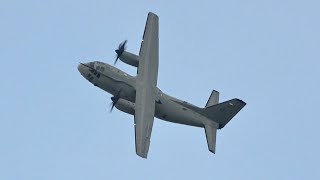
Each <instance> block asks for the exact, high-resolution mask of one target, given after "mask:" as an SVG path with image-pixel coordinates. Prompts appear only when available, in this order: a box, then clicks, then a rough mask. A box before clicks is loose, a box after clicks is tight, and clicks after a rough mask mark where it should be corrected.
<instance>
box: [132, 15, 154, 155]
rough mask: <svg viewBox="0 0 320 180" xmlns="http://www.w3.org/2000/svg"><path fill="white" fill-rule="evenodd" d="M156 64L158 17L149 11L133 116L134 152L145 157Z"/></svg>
mask: <svg viewBox="0 0 320 180" xmlns="http://www.w3.org/2000/svg"><path fill="white" fill-rule="evenodd" d="M158 64H159V19H158V16H157V15H155V14H153V13H149V14H148V18H147V22H146V26H145V30H144V34H143V40H142V43H141V49H140V53H139V67H138V75H137V83H136V103H135V116H134V123H135V145H136V153H137V155H139V156H140V157H143V158H147V155H148V151H149V146H150V138H151V132H152V126H153V120H154V110H155V89H156V86H157V78H158Z"/></svg>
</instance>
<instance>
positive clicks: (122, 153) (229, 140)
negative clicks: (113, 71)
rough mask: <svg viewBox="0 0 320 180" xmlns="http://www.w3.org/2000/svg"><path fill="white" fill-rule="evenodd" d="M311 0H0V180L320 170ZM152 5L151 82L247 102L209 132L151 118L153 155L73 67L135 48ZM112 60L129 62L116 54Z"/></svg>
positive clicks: (187, 96) (186, 94) (280, 174)
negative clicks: (155, 49) (155, 32)
mask: <svg viewBox="0 0 320 180" xmlns="http://www.w3.org/2000/svg"><path fill="white" fill-rule="evenodd" d="M319 8H320V1H316V0H313V1H312V0H290V1H289V0H283V1H279V0H259V1H257V0H244V1H236V0H226V1H209V0H207V1H189V2H186V1H169V0H166V1H161V2H160V1H145V0H138V1H129V0H124V1H115V0H114V1H108V0H104V1H103V0H92V1H83V0H80V1H79V0H77V1H76V0H70V1H65V0H54V1H41V0H28V1H22V0H20V1H18V0H0V60H1V67H2V68H1V75H2V78H1V79H2V80H1V100H0V107H1V108H0V114H1V119H0V180H44V179H45V180H57V179H59V180H64V179H65V180H67V179H68V180H69V179H77V180H86V179H95V180H102V179H159V180H160V179H219V180H221V179H225V180H230V179H235V180H236V179H246V180H249V179H250V180H257V179H259V180H261V179H265V180H270V179H288V180H293V179H299V180H300V179H319V178H320V171H319V167H320V164H319V162H320V156H319V152H320V143H319V142H320V140H319V137H320V133H319V126H320V123H319V122H320V119H319V115H318V114H317V113H318V109H319V104H318V102H319V101H320V95H319V92H320V85H319V77H320V71H319V69H320V62H319V60H320V23H319V19H320V11H319ZM149 11H153V12H155V13H157V14H158V15H159V17H160V69H159V80H158V86H159V87H160V88H161V89H162V90H163V91H164V92H167V93H168V94H170V95H173V96H176V97H178V98H181V99H184V100H187V101H189V102H191V103H193V104H195V105H198V106H202V107H203V106H204V105H205V103H206V101H207V99H208V97H209V95H210V93H211V91H212V89H216V90H218V91H220V98H221V100H222V101H225V100H228V99H231V98H234V97H238V98H240V99H242V100H244V101H246V102H247V103H248V104H247V106H246V107H245V108H244V109H243V110H242V111H241V112H240V113H239V114H238V115H237V116H236V117H235V118H234V119H233V120H232V121H231V122H230V123H229V124H228V125H227V126H226V127H225V128H224V129H222V130H221V131H219V132H218V137H217V138H218V139H217V150H216V155H212V154H211V153H210V152H209V151H208V149H207V144H206V139H205V134H204V131H203V129H200V128H194V127H188V126H183V125H177V124H172V123H168V122H163V121H159V120H156V121H155V123H154V127H153V134H152V139H151V140H152V142H151V146H150V151H149V156H148V159H147V160H145V159H142V158H140V157H138V156H136V155H135V148H134V129H133V118H132V117H131V116H129V115H126V114H124V113H122V112H120V111H118V110H114V112H113V113H112V114H110V113H109V104H110V97H111V95H110V94H107V93H106V92H103V91H102V90H100V89H98V88H96V87H94V86H92V85H91V84H90V83H89V82H87V81H86V80H85V79H84V78H83V77H82V76H81V75H80V73H79V72H78V71H77V65H78V62H87V61H92V60H100V61H104V62H107V63H111V64H112V63H113V61H114V56H115V53H114V50H115V48H116V47H117V46H118V44H119V43H120V42H121V41H123V40H124V39H128V50H129V51H131V52H134V53H137V52H138V51H139V47H140V40H141V38H142V34H143V30H144V25H145V20H146V17H147V13H148V12H149ZM117 67H119V68H121V69H122V70H125V71H127V72H129V73H131V74H133V73H134V72H135V69H134V68H132V67H129V66H127V65H125V64H123V63H122V62H119V63H118V64H117Z"/></svg>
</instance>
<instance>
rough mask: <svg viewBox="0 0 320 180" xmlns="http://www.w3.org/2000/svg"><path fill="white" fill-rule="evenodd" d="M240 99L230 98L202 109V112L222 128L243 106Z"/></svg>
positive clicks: (243, 103)
mask: <svg viewBox="0 0 320 180" xmlns="http://www.w3.org/2000/svg"><path fill="white" fill-rule="evenodd" d="M245 105H246V103H245V102H243V101H242V100H240V99H232V100H229V101H225V102H223V103H220V104H216V105H213V106H210V107H206V108H204V109H203V111H202V114H203V115H204V116H206V117H208V118H209V119H211V120H213V121H215V122H217V123H218V124H219V129H221V128H223V127H224V126H225V125H226V124H227V123H228V122H229V121H230V120H231V119H232V118H233V117H234V116H235V115H236V114H237V113H238V112H239V111H240V110H241V109H242V108H243V107H244V106H245Z"/></svg>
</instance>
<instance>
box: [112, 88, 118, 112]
mask: <svg viewBox="0 0 320 180" xmlns="http://www.w3.org/2000/svg"><path fill="white" fill-rule="evenodd" d="M120 93H121V89H120V91H118V93H117V94H116V95H115V96H113V97H111V101H112V102H111V104H110V106H111V108H110V112H112V110H113V108H114V106H115V105H116V104H117V102H118V101H119V99H120Z"/></svg>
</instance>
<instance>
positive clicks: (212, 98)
mask: <svg viewBox="0 0 320 180" xmlns="http://www.w3.org/2000/svg"><path fill="white" fill-rule="evenodd" d="M218 103H219V92H218V91H216V90H213V91H212V93H211V95H210V97H209V99H208V102H207V104H206V107H209V106H213V105H216V104H218Z"/></svg>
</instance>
